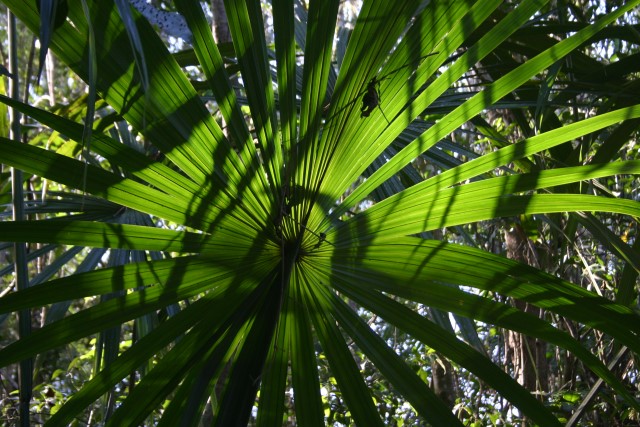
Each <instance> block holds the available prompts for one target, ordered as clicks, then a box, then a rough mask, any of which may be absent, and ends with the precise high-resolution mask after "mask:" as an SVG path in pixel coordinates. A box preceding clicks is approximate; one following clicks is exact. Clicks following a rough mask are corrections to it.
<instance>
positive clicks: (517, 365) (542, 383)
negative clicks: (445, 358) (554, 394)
mask: <svg viewBox="0 0 640 427" xmlns="http://www.w3.org/2000/svg"><path fill="white" fill-rule="evenodd" d="M505 242H506V245H507V257H508V258H510V259H513V260H516V261H518V262H521V263H524V264H528V265H531V266H534V267H537V268H541V266H540V262H539V258H538V253H537V250H536V248H535V246H534V244H533V242H532V241H531V240H529V239H528V238H527V236H526V234H525V232H524V230H523V229H522V227H521V226H520V225H516V226H514V227H513V229H512V230H510V231H506V232H505ZM514 305H515V306H516V307H517V308H518V309H520V310H522V311H524V312H527V313H530V314H532V315H534V316H538V317H541V316H542V315H543V313H542V310H540V309H539V308H537V307H534V306H531V305H529V304H528V303H525V302H523V301H518V300H516V301H514ZM506 346H507V362H511V364H512V366H513V371H514V375H515V377H516V380H517V381H518V382H519V383H520V384H522V385H523V386H524V387H525V388H526V389H527V390H529V391H531V392H540V391H541V392H546V391H548V390H549V384H548V382H547V377H548V362H547V358H546V350H547V349H546V344H545V343H544V342H543V341H540V340H537V339H535V338H531V337H528V336H525V335H522V334H519V333H517V332H512V331H508V332H507V336H506Z"/></svg>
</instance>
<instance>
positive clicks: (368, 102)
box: [360, 52, 438, 123]
mask: <svg viewBox="0 0 640 427" xmlns="http://www.w3.org/2000/svg"><path fill="white" fill-rule="evenodd" d="M437 53H438V52H432V53H430V54H428V55H425V56H423V57H421V58H420V60H422V59H424V58H426V57H428V56H431V55H436V54H437ZM409 65H410V64H406V65H403V66H401V67H398V68H396V69H395V70H393V71H390V72H389V73H387V75H386V76H384V77H382V78H380V79H379V78H378V76H373V78H372V79H371V80H369V83H367V89H366V91H365V93H364V95H363V96H362V107H361V108H360V117H369V115H371V113H373V110H375V109H376V107H378V108H380V112H381V113H382V116H383V117H384V119H385V120H386V121H387V123H389V119H387V116H386V115H385V114H384V111H383V110H382V107H380V82H381V81H383V80H385V79H388V78H389V76H391V75H392V74H394V73H397V72H398V71H400V70H401V69H403V68H404V67H408V66H409Z"/></svg>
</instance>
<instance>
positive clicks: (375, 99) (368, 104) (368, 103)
mask: <svg viewBox="0 0 640 427" xmlns="http://www.w3.org/2000/svg"><path fill="white" fill-rule="evenodd" d="M377 77H378V76H374V77H373V78H372V79H371V80H370V81H369V83H368V84H367V91H366V92H365V94H364V96H363V97H362V108H361V109H360V117H369V115H370V114H371V113H372V112H373V110H375V109H376V107H378V106H380V93H379V92H378V90H379V89H380V80H378V78H377ZM380 111H382V109H380ZM382 114H383V115H384V112H383V113H382ZM385 118H386V117H385Z"/></svg>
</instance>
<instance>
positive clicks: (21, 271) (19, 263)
mask: <svg viewBox="0 0 640 427" xmlns="http://www.w3.org/2000/svg"><path fill="white" fill-rule="evenodd" d="M7 13H8V16H7V21H8V24H9V25H8V26H9V31H8V34H9V71H10V72H11V73H12V74H13V77H12V78H10V79H9V93H10V94H11V97H12V98H13V99H20V95H19V90H20V87H19V86H20V84H19V83H20V82H19V77H18V76H19V71H18V37H17V29H16V18H15V16H14V15H13V14H12V13H11V12H7ZM9 123H10V128H9V138H11V139H13V140H20V137H21V131H20V113H19V112H18V111H17V110H15V109H13V108H9ZM22 181H23V179H22V171H21V170H19V169H16V168H13V167H12V168H11V183H12V184H11V185H12V189H11V191H12V193H11V194H12V205H13V220H14V221H22V220H24V194H23V187H22V185H23V184H22ZM14 253H15V258H14V268H15V280H16V284H17V288H18V291H20V290H23V289H26V288H27V287H28V286H29V275H28V274H29V273H28V270H27V248H26V244H25V243H24V242H16V243H14ZM18 333H19V336H20V339H24V338H26V337H28V336H29V335H31V310H29V309H24V310H20V312H19V313H18ZM18 372H19V384H20V426H29V425H30V417H29V404H30V403H31V398H32V395H33V391H32V390H33V358H29V359H25V360H22V361H20V366H19V371H18Z"/></svg>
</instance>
